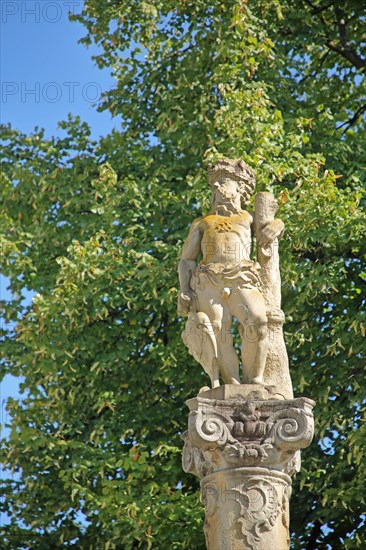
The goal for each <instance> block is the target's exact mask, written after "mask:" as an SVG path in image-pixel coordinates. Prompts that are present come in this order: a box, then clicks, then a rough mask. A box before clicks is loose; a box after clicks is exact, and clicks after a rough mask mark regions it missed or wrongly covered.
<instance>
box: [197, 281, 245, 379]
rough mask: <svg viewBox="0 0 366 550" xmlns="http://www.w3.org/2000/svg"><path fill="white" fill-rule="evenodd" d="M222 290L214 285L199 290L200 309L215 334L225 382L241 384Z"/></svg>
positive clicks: (229, 316)
mask: <svg viewBox="0 0 366 550" xmlns="http://www.w3.org/2000/svg"><path fill="white" fill-rule="evenodd" d="M221 294H222V292H221V290H220V289H218V288H216V287H214V286H213V285H211V284H210V285H206V288H204V289H202V290H199V291H197V300H198V310H199V311H202V312H203V313H206V315H207V316H208V318H209V320H210V324H211V330H212V332H213V334H214V335H215V338H216V342H217V352H218V366H219V370H220V374H221V377H222V379H223V380H224V383H225V384H240V376H239V360H238V356H237V353H236V351H235V349H234V345H233V338H232V334H231V322H232V319H231V315H230V313H229V310H228V308H227V307H224V305H223V301H222V295H221Z"/></svg>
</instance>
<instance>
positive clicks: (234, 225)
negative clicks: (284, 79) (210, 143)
mask: <svg viewBox="0 0 366 550" xmlns="http://www.w3.org/2000/svg"><path fill="white" fill-rule="evenodd" d="M208 179H209V184H210V186H211V188H212V190H213V198H212V209H211V212H210V213H209V214H208V215H207V216H205V217H204V218H200V219H198V220H196V221H194V222H193V224H192V226H191V229H190V232H189V235H188V238H187V240H186V242H185V244H184V246H183V250H182V255H181V260H180V262H179V268H178V271H179V279H180V294H179V302H178V312H179V314H180V315H182V316H187V317H188V321H187V324H186V327H185V330H184V332H183V334H182V338H183V341H184V343H185V344H186V346H187V347H188V349H189V352H190V353H191V354H192V355H193V356H194V358H195V359H196V360H197V361H198V362H199V363H200V364H201V365H202V366H203V368H204V370H205V371H206V373H207V374H208V375H209V376H210V379H211V385H212V388H216V387H218V386H219V385H220V376H221V378H222V380H223V381H224V383H225V384H241V380H240V374H239V359H238V355H237V353H236V351H235V349H234V345H233V337H232V331H231V328H232V319H233V317H234V318H236V319H237V321H238V323H239V333H240V335H241V339H242V348H241V358H242V364H243V383H244V384H257V385H262V386H274V387H278V388H281V392H282V396H283V397H284V398H291V397H292V386H291V380H290V376H289V373H288V359H287V353H286V348H285V345H284V341H283V335H282V325H283V322H284V315H283V313H282V311H281V294H280V284H281V280H280V273H279V262H278V239H279V238H280V237H281V236H282V234H283V231H284V224H283V222H282V221H280V220H276V219H274V215H275V213H276V211H277V209H278V206H277V204H276V202H275V200H274V197H273V195H271V194H270V193H259V194H257V196H256V198H255V202H256V206H255V209H256V212H255V213H253V212H248V211H246V210H243V209H242V208H243V207H245V206H246V205H247V204H248V202H249V200H250V197H251V196H252V195H253V193H254V190H255V175H254V172H253V171H252V170H251V168H250V167H249V166H247V165H246V164H245V163H244V162H243V161H241V160H230V159H225V160H222V161H219V162H217V163H216V164H214V165H211V166H209V169H208ZM253 237H255V238H256V243H257V260H255V259H252V257H251V256H252V252H253ZM201 255H202V260H201V262H200V263H199V265H197V260H198V258H199V257H200V256H201ZM207 389H209V388H207Z"/></svg>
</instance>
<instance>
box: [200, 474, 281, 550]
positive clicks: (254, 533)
mask: <svg viewBox="0 0 366 550" xmlns="http://www.w3.org/2000/svg"><path fill="white" fill-rule="evenodd" d="M201 487H202V490H201V495H202V502H203V504H204V505H205V511H206V515H205V527H204V530H205V536H206V543H207V548H208V550H217V549H220V550H229V549H230V550H243V549H251V550H269V549H275V550H285V549H287V548H288V546H289V498H290V494H291V478H290V477H289V476H288V475H286V474H283V473H281V472H272V471H270V470H267V469H265V468H237V469H235V470H229V471H228V470H220V471H219V472H216V473H214V474H211V475H208V476H206V477H205V478H204V479H203V480H202V484H201ZM275 541H276V542H275Z"/></svg>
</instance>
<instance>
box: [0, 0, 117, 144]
mask: <svg viewBox="0 0 366 550" xmlns="http://www.w3.org/2000/svg"><path fill="white" fill-rule="evenodd" d="M82 6H83V1H81V0H75V1H73V0H69V1H66V0H65V1H64V0H53V1H48V0H41V1H34V0H24V1H23V0H1V1H0V7H1V38H0V40H1V59H0V66H1V81H2V87H1V113H0V117H1V122H2V123H4V122H11V123H12V125H13V126H14V127H15V128H18V129H20V130H22V131H24V132H27V133H28V132H30V131H32V130H33V129H34V127H35V126H40V127H44V128H45V129H46V131H47V134H49V135H51V134H56V133H57V122H58V121H59V120H64V119H66V118H67V115H68V113H69V112H71V113H73V114H77V115H79V116H80V117H81V118H82V120H86V121H87V122H89V123H90V125H91V127H92V130H93V136H94V137H98V136H99V135H105V134H107V133H108V132H109V131H110V130H111V128H112V127H113V126H118V121H116V120H112V119H111V116H110V114H109V113H107V112H103V113H98V112H97V111H96V108H95V106H94V104H95V103H96V102H98V100H99V98H100V93H101V91H102V90H105V89H108V88H110V87H111V86H112V85H113V79H112V77H111V76H110V74H109V71H107V70H103V71H101V70H99V69H98V68H97V66H96V64H95V62H94V61H93V60H92V59H91V58H92V55H93V54H96V53H97V50H96V48H95V47H90V48H86V47H85V46H83V45H81V44H78V40H79V39H80V38H81V37H82V36H84V35H85V34H86V30H85V29H84V27H83V26H82V25H81V24H79V23H75V22H70V21H69V19H68V12H69V11H73V12H74V13H78V12H80V11H81V10H82Z"/></svg>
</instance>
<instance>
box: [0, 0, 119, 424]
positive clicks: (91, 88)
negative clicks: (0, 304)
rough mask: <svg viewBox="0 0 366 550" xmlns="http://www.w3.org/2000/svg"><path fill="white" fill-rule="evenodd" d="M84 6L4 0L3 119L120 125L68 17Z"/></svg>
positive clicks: (7, 390) (0, 292)
mask: <svg viewBox="0 0 366 550" xmlns="http://www.w3.org/2000/svg"><path fill="white" fill-rule="evenodd" d="M82 7H83V1H81V0H76V1H73V0H70V1H63V0H53V1H48V0H41V1H33V0H0V10H1V13H0V24H1V27H0V73H1V74H0V77H1V104H0V121H1V123H3V124H4V123H8V122H10V123H11V124H12V126H13V127H14V128H17V129H19V130H21V131H23V132H25V133H30V132H32V131H33V129H34V128H35V127H36V126H39V127H41V128H45V130H46V135H56V134H57V133H58V132H59V130H58V128H57V123H58V122H59V121H60V120H65V119H66V118H67V115H68V113H73V114H74V115H79V116H80V117H81V119H82V120H85V121H87V122H88V123H89V124H90V126H91V128H92V136H93V137H94V138H98V137H99V136H100V135H106V134H108V133H109V132H110V130H111V129H112V128H113V127H118V125H119V123H118V120H112V118H111V116H110V114H109V113H108V112H103V113H98V112H97V110H96V108H95V103H96V102H97V101H98V99H99V96H100V93H101V91H102V90H106V89H108V88H110V87H111V86H112V85H113V79H112V77H111V76H110V74H109V71H107V70H104V71H101V70H99V69H98V68H97V66H96V64H95V62H94V61H93V60H92V55H93V54H96V53H97V50H96V48H95V47H90V48H89V49H87V48H85V46H83V45H81V44H78V40H79V39H80V38H81V37H82V36H84V35H85V34H86V31H85V29H84V27H83V26H82V25H80V24H79V23H74V22H70V21H69V18H68V12H69V11H73V12H74V13H78V12H80V11H81V10H82ZM6 287H7V281H6V279H5V278H4V277H1V275H0V297H1V298H2V299H5V298H7V297H8V292H7V290H6ZM28 300H30V296H28ZM18 387H19V380H17V379H15V378H14V377H11V376H7V377H6V378H5V379H4V380H3V381H2V383H1V384H0V404H1V413H2V414H1V417H2V418H5V415H6V413H5V411H4V402H5V401H6V399H7V398H8V397H9V396H12V397H18V395H19V392H18ZM0 420H1V418H0Z"/></svg>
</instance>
